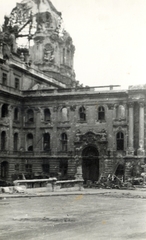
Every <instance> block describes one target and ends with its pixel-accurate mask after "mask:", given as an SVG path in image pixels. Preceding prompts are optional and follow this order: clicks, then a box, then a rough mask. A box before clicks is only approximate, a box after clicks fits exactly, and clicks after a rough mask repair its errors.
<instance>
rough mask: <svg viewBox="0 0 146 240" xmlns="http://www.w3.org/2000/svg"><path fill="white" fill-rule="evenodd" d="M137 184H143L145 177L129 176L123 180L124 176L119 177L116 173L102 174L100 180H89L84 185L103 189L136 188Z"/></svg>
mask: <svg viewBox="0 0 146 240" xmlns="http://www.w3.org/2000/svg"><path fill="white" fill-rule="evenodd" d="M136 186H139V187H140V186H141V187H142V186H143V178H129V179H127V180H126V181H123V178H119V177H117V176H116V175H112V176H110V175H109V176H108V177H103V176H101V177H100V178H99V180H98V181H96V182H94V183H93V182H91V181H90V180H88V181H87V182H86V184H85V185H84V187H85V188H100V189H101V188H103V189H129V190H132V189H135V188H136Z"/></svg>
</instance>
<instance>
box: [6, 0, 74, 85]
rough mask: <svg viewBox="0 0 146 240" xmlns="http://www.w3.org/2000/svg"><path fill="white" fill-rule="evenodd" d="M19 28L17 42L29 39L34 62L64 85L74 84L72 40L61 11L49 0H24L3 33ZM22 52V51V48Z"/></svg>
mask: <svg viewBox="0 0 146 240" xmlns="http://www.w3.org/2000/svg"><path fill="white" fill-rule="evenodd" d="M8 28H11V29H14V28H17V32H15V34H14V35H15V38H16V39H17V42H18V43H22V44H23V42H24V39H26V38H27V42H28V43H29V44H28V47H29V53H30V58H31V61H32V63H33V64H34V65H35V66H37V67H38V69H39V70H41V71H43V72H45V73H46V74H48V75H49V77H52V78H55V79H56V80H58V81H61V82H63V83H65V84H66V85H67V86H68V87H70V86H73V85H74V82H75V73H74V70H73V58H74V51H75V47H74V45H73V43H72V38H71V36H70V35H69V33H67V32H66V31H65V30H64V29H63V27H62V17H61V12H59V11H57V9H56V8H55V7H54V6H53V4H52V3H51V1H49V0H22V1H21V2H20V3H17V4H16V7H15V8H14V9H12V11H11V14H10V16H9V19H7V21H6V19H5V23H4V27H3V30H4V31H5V29H7V30H8ZM19 51H20V52H21V49H20V47H19Z"/></svg>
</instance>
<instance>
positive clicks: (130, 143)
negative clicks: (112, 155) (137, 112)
mask: <svg viewBox="0 0 146 240" xmlns="http://www.w3.org/2000/svg"><path fill="white" fill-rule="evenodd" d="M133 130H134V116H133V103H129V134H128V151H127V154H128V155H133V154H134V148H133V132H134V131H133Z"/></svg>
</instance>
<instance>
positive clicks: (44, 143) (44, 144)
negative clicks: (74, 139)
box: [43, 133, 50, 151]
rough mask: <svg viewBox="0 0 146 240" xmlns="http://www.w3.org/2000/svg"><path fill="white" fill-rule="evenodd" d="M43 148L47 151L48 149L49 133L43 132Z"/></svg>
mask: <svg viewBox="0 0 146 240" xmlns="http://www.w3.org/2000/svg"><path fill="white" fill-rule="evenodd" d="M43 141H44V142H43V150H44V151H49V150H50V134H49V133H45V134H44V136H43Z"/></svg>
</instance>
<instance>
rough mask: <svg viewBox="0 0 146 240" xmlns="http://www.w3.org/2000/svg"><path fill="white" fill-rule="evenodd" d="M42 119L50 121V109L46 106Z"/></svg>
mask: <svg viewBox="0 0 146 240" xmlns="http://www.w3.org/2000/svg"><path fill="white" fill-rule="evenodd" d="M44 120H45V121H46V122H50V121H51V113H50V110H49V109H48V108H46V109H45V110H44Z"/></svg>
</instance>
